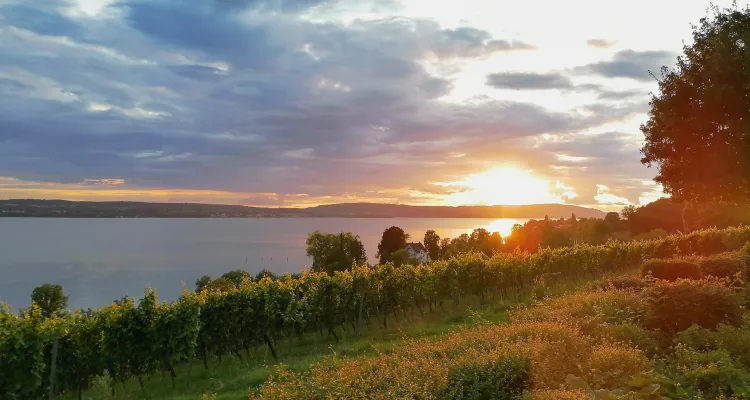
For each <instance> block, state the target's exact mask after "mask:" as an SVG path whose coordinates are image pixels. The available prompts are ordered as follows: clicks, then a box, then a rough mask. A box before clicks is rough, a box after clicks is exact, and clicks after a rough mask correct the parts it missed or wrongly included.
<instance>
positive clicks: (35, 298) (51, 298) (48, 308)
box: [31, 283, 68, 318]
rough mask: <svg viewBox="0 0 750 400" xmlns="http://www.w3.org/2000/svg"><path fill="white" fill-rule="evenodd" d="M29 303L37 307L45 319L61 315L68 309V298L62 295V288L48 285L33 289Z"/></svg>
mask: <svg viewBox="0 0 750 400" xmlns="http://www.w3.org/2000/svg"><path fill="white" fill-rule="evenodd" d="M31 302H32V303H34V304H36V305H38V306H39V309H40V310H41V311H42V315H44V316H45V317H47V318H50V317H54V316H58V315H61V314H62V313H63V312H64V310H65V309H66V308H68V296H65V295H64V294H63V288H62V286H60V285H50V284H49V283H47V284H44V285H42V286H39V287H35V288H34V290H33V291H32V292H31Z"/></svg>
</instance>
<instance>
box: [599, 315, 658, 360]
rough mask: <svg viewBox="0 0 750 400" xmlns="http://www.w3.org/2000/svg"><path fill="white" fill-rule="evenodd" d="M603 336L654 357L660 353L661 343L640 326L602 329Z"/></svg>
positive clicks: (629, 325)
mask: <svg viewBox="0 0 750 400" xmlns="http://www.w3.org/2000/svg"><path fill="white" fill-rule="evenodd" d="M601 336H603V337H607V338H609V339H611V340H614V341H616V342H621V343H625V344H628V345H630V346H633V347H635V348H637V349H640V350H642V351H644V352H645V353H646V354H649V355H653V354H655V353H656V352H657V351H658V348H659V343H658V342H657V341H656V339H654V338H653V336H652V335H651V333H650V332H649V331H647V330H646V329H644V328H643V327H641V326H639V325H634V324H629V323H625V324H613V325H608V326H604V327H602V332H601Z"/></svg>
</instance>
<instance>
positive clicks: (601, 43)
mask: <svg viewBox="0 0 750 400" xmlns="http://www.w3.org/2000/svg"><path fill="white" fill-rule="evenodd" d="M586 44H587V45H588V46H591V47H596V48H599V49H607V48H610V47H612V46H613V45H614V44H615V42H610V41H607V40H604V39H589V40H587V41H586Z"/></svg>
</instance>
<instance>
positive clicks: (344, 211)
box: [305, 203, 606, 218]
mask: <svg viewBox="0 0 750 400" xmlns="http://www.w3.org/2000/svg"><path fill="white" fill-rule="evenodd" d="M305 211H306V212H308V213H310V214H311V215H313V216H321V217H394V218H543V217H544V216H545V215H547V216H549V217H550V218H569V217H570V215H571V214H575V215H576V216H577V217H585V218H603V217H604V215H606V213H605V212H603V211H599V210H596V209H593V208H586V207H581V206H574V205H568V204H529V205H522V206H458V207H445V206H407V205H400V204H376V203H343V204H329V205H324V206H317V207H311V208H307V209H305Z"/></svg>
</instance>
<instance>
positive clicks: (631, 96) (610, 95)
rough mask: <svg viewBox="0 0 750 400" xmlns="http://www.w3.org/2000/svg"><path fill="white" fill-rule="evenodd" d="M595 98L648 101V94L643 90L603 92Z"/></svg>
mask: <svg viewBox="0 0 750 400" xmlns="http://www.w3.org/2000/svg"><path fill="white" fill-rule="evenodd" d="M597 98H599V99H601V100H643V101H644V102H646V101H648V98H649V97H648V92H646V91H644V90H604V91H601V92H600V93H599V94H598V95H597Z"/></svg>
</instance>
